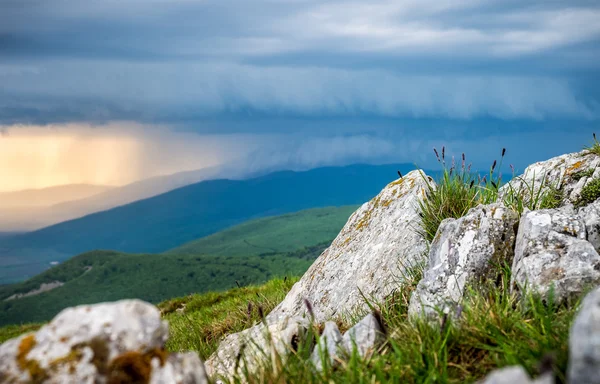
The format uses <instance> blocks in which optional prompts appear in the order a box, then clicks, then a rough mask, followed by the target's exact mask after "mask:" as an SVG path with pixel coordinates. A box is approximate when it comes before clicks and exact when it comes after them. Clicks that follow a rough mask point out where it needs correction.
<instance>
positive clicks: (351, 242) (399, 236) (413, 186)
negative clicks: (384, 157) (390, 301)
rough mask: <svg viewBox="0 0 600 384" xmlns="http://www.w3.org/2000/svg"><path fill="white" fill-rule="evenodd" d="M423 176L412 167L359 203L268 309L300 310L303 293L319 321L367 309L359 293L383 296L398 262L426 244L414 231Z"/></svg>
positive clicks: (412, 258) (407, 262) (394, 281)
mask: <svg viewBox="0 0 600 384" xmlns="http://www.w3.org/2000/svg"><path fill="white" fill-rule="evenodd" d="M425 177H426V176H425V175H424V174H423V173H422V172H421V171H412V172H410V173H409V174H407V175H406V176H405V177H403V178H402V179H399V180H397V181H395V182H393V183H390V184H389V185H388V186H387V187H385V188H384V189H383V190H382V191H381V193H380V194H379V195H377V196H376V197H375V198H374V199H372V200H371V201H369V202H368V203H365V204H364V205H363V206H362V207H360V208H359V209H358V210H357V211H356V212H355V213H354V214H353V215H352V216H351V217H350V219H349V220H348V222H347V223H346V225H345V226H344V228H343V229H342V231H341V232H340V233H339V235H338V236H337V237H336V239H335V240H334V241H333V243H332V244H331V246H330V247H329V248H328V249H327V250H325V251H324V252H323V254H321V256H319V258H318V259H317V260H316V261H315V262H314V263H313V265H312V266H311V267H310V268H309V269H308V271H307V272H306V273H305V274H304V276H302V278H301V279H300V281H299V282H298V283H296V284H295V285H294V286H293V287H292V289H291V291H290V292H289V294H288V295H287V296H286V298H285V299H284V300H283V302H281V303H280V304H279V305H278V306H277V308H275V310H274V312H276V313H285V314H290V315H295V316H297V315H303V314H304V313H305V311H306V307H305V305H304V299H305V298H306V299H308V300H309V301H310V302H311V303H312V305H313V311H314V315H315V320H316V321H317V322H323V321H327V320H329V319H331V318H332V317H334V316H335V315H342V314H347V313H350V312H353V311H356V310H362V311H364V312H366V311H368V307H367V306H366V304H365V299H364V297H363V295H364V296H365V297H367V298H369V299H375V300H376V301H380V300H383V299H384V298H385V297H387V296H388V295H389V294H390V293H391V292H392V290H393V289H394V288H396V287H397V286H398V282H399V279H400V278H401V276H402V268H403V267H405V266H411V265H414V264H416V263H419V262H423V261H424V253H425V251H426V249H427V244H426V243H425V241H424V240H423V239H422V238H421V237H420V236H419V235H418V233H417V229H418V226H419V219H420V218H419V216H418V212H417V209H418V200H419V199H421V198H422V197H423V195H424V189H425V188H426V182H425ZM431 182H432V183H433V181H431Z"/></svg>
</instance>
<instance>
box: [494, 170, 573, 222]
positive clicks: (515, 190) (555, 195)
mask: <svg viewBox="0 0 600 384" xmlns="http://www.w3.org/2000/svg"><path fill="white" fill-rule="evenodd" d="M546 177H547V175H544V176H543V177H542V180H541V181H540V182H539V184H537V185H536V178H535V174H533V176H532V178H531V180H530V181H527V180H525V178H523V177H514V178H513V180H515V181H517V182H518V183H517V185H518V186H517V187H515V186H514V184H513V183H509V184H508V185H507V187H506V188H507V192H506V194H505V195H504V198H503V202H504V205H505V206H506V207H508V208H510V209H512V210H513V211H515V212H517V213H518V214H519V215H521V214H522V213H523V211H524V210H525V208H527V209H529V210H532V211H533V210H536V209H549V208H557V207H558V206H559V205H560V203H561V202H562V200H563V193H562V191H561V190H560V188H559V187H558V185H550V184H549V183H547V181H546Z"/></svg>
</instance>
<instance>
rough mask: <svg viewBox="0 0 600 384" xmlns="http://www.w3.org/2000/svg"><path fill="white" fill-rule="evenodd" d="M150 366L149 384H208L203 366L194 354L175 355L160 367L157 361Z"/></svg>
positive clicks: (153, 361)
mask: <svg viewBox="0 0 600 384" xmlns="http://www.w3.org/2000/svg"><path fill="white" fill-rule="evenodd" d="M151 364H152V376H150V381H149V384H171V383H172V384H200V383H207V384H208V380H207V377H206V372H205V370H204V364H203V363H202V361H201V360H200V358H199V357H198V355H197V354H196V353H176V354H172V355H170V356H169V357H168V358H167V360H166V361H165V362H164V363H163V364H162V365H161V363H160V361H159V360H158V359H154V360H152V363H151Z"/></svg>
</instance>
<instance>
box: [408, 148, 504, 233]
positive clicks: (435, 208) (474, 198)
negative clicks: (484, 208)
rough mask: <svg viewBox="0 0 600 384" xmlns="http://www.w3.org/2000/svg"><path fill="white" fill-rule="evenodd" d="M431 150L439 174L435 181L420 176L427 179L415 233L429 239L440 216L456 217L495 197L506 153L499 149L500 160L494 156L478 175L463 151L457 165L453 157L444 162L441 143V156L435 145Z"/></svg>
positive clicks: (500, 180) (443, 150) (499, 184)
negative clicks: (484, 171) (437, 164)
mask: <svg viewBox="0 0 600 384" xmlns="http://www.w3.org/2000/svg"><path fill="white" fill-rule="evenodd" d="M433 151H434V153H435V155H436V158H437V160H438V162H439V163H440V164H441V165H442V174H441V177H440V178H439V179H438V180H437V182H436V184H433V183H430V182H429V181H428V180H427V179H426V178H425V177H424V179H425V181H426V183H427V191H426V198H425V199H423V200H422V201H419V215H420V217H421V227H420V228H419V233H420V234H421V236H422V237H423V238H424V239H425V240H427V242H429V243H430V242H431V241H433V238H434V237H435V234H436V232H437V229H438V227H439V225H440V223H441V222H442V221H443V220H445V219H448V218H453V219H457V218H459V217H462V216H464V215H465V214H466V213H467V212H468V211H469V209H471V208H474V207H476V206H477V205H479V204H490V203H493V202H495V201H496V200H497V198H498V189H499V187H500V186H501V185H502V174H501V173H500V172H499V169H500V168H501V166H502V160H504V156H505V154H506V149H502V154H501V156H500V162H499V163H498V162H497V161H496V160H494V162H493V164H492V166H491V167H490V170H489V173H488V174H487V175H485V176H483V177H481V175H479V174H477V173H474V172H471V165H467V164H466V158H465V155H464V153H463V154H462V156H461V164H460V166H458V165H457V164H456V161H455V159H454V158H452V160H451V163H450V165H448V164H447V163H446V158H445V149H444V147H442V152H441V153H442V156H440V155H439V152H438V151H437V149H435V148H434V150H433Z"/></svg>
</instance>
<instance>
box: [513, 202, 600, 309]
mask: <svg viewBox="0 0 600 384" xmlns="http://www.w3.org/2000/svg"><path fill="white" fill-rule="evenodd" d="M598 283H600V255H598V253H597V252H596V250H595V249H594V247H593V246H592V244H591V243H589V242H588V241H587V240H586V225H585V222H584V220H583V219H582V218H581V217H580V216H579V215H577V214H576V213H575V211H574V210H573V208H572V207H571V206H565V207H562V208H559V209H545V210H540V211H528V212H525V213H524V214H523V216H522V217H521V222H520V225H519V230H518V235H517V241H516V244H515V257H514V260H513V266H512V282H511V285H512V287H513V289H521V288H523V287H528V289H531V290H532V291H534V292H537V293H540V294H542V295H545V294H547V293H548V291H549V290H550V288H551V287H552V286H554V293H555V298H556V300H557V301H561V300H563V299H565V298H567V297H569V296H571V295H576V294H579V293H581V292H583V291H584V289H586V288H587V287H589V286H590V285H592V284H598Z"/></svg>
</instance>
